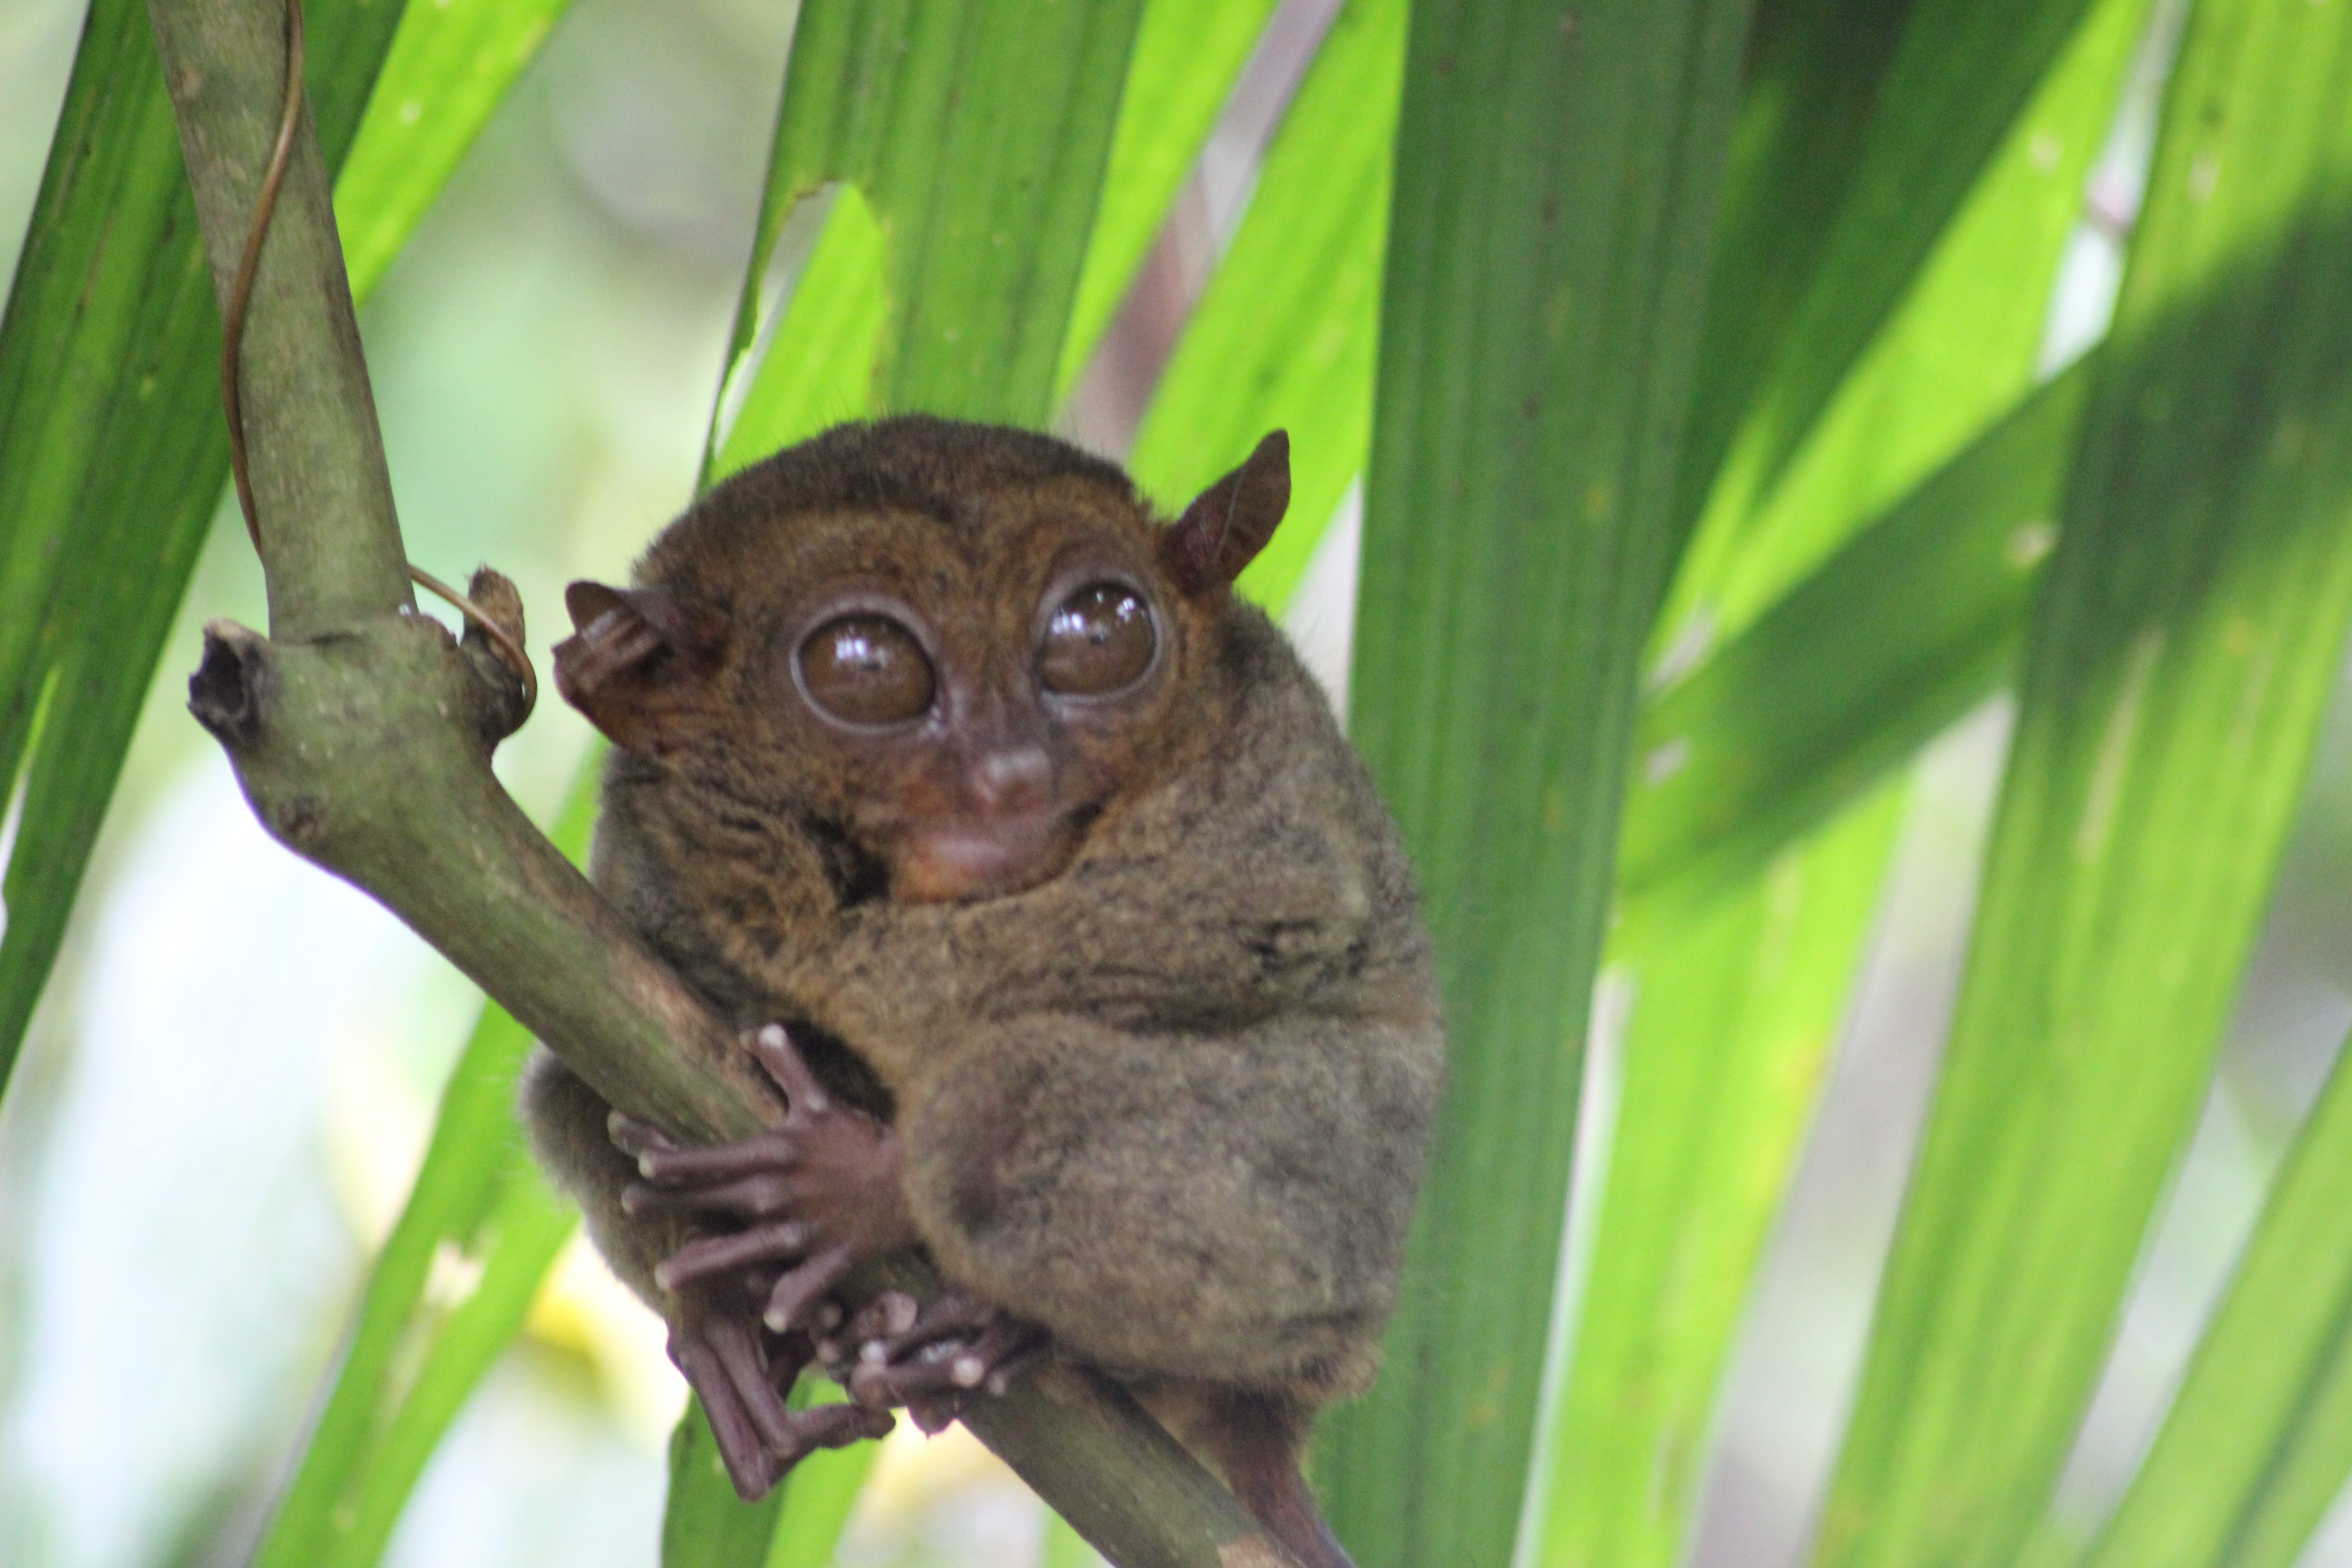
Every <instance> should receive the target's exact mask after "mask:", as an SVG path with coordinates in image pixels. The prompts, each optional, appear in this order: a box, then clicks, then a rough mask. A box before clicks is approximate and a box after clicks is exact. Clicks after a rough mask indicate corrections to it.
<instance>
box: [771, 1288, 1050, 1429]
mask: <svg viewBox="0 0 2352 1568" xmlns="http://www.w3.org/2000/svg"><path fill="white" fill-rule="evenodd" d="M1053 1348H1054V1342H1053V1336H1052V1335H1051V1334H1049V1333H1048V1332H1046V1331H1045V1329H1043V1328H1041V1327H1039V1326H1038V1325H1037V1324H1035V1323H1032V1322H1027V1321H1023V1320H1022V1319H1019V1318H1016V1317H1013V1315H1012V1314H1011V1313H1009V1312H1006V1311H1003V1310H1000V1309H998V1308H995V1307H991V1306H989V1305H987V1304H986V1303H984V1302H982V1301H979V1300H974V1299H973V1298H972V1297H971V1296H967V1295H966V1294H964V1293H963V1292H962V1291H961V1290H957V1289H948V1290H946V1291H943V1292H941V1293H940V1296H938V1297H937V1298H936V1299H935V1300H932V1301H931V1302H930V1303H929V1304H928V1305H924V1304H920V1303H919V1302H917V1301H916V1300H915V1299H914V1298H913V1297H912V1296H909V1295H907V1294H906V1293H905V1292H903V1291H898V1290H886V1291H884V1292H883V1293H882V1294H881V1295H879V1296H877V1297H876V1298H874V1300H872V1301H870V1302H868V1303H866V1306H865V1307H863V1308H861V1309H860V1310H858V1312H857V1314H856V1316H855V1317H853V1318H851V1319H850V1320H849V1321H847V1322H846V1323H845V1324H843V1325H842V1326H841V1327H840V1329H839V1330H838V1331H834V1332H828V1333H822V1334H820V1335H819V1336H818V1338H817V1342H816V1350H817V1353H818V1354H819V1355H820V1356H822V1357H824V1362H825V1369H826V1370H827V1371H828V1372H830V1373H833V1375H834V1376H835V1378H836V1379H838V1380H839V1381H840V1382H841V1384H843V1386H845V1387H846V1388H847V1389H848V1390H849V1394H850V1397H851V1398H852V1399H854V1400H856V1402H857V1403H858V1404H859V1405H863V1406H866V1407H867V1408H869V1409H873V1410H877V1411H881V1410H887V1409H889V1408H891V1407H893V1406H896V1405H905V1406H906V1407H907V1414H908V1415H911V1416H913V1417H914V1418H915V1425H916V1426H919V1427H921V1428H922V1429H923V1430H924V1431H926V1432H939V1431H941V1430H943V1429H944V1428H945V1427H946V1426H947V1424H948V1423H949V1422H950V1421H952V1420H954V1419H955V1418H956V1417H957V1416H959V1415H962V1414H963V1412H964V1410H965V1408H966V1407H967V1406H969V1405H971V1402H972V1400H973V1399H974V1398H976V1397H978V1396H979V1395H980V1394H982V1393H983V1392H984V1393H988V1394H1003V1392H1004V1391H1005V1390H1006V1389H1008V1388H1011V1387H1012V1386H1013V1381H1014V1380H1015V1379H1016V1378H1018V1377H1020V1376H1021V1374H1022V1373H1025V1372H1027V1371H1028V1370H1029V1369H1030V1368H1032V1367H1033V1366H1034V1365H1036V1364H1037V1363H1039V1362H1041V1361H1044V1360H1045V1358H1046V1357H1047V1356H1049V1355H1051V1354H1052V1353H1053Z"/></svg>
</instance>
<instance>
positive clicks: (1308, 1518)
mask: <svg viewBox="0 0 2352 1568" xmlns="http://www.w3.org/2000/svg"><path fill="white" fill-rule="evenodd" d="M1222 1403H1223V1409H1222V1410H1220V1411H1219V1413H1218V1415H1219V1419H1218V1421H1217V1422H1216V1434H1217V1447H1218V1449H1219V1450H1220V1452H1219V1455H1218V1458H1220V1459H1222V1460H1223V1467H1224V1471H1225V1479H1226V1481H1227V1483H1228V1484H1230V1485H1231V1486H1232V1487H1233V1489H1234V1496H1235V1497H1237V1498H1239V1499H1240V1500H1241V1501H1242V1506H1243V1507H1244V1508H1246V1509H1248V1510H1250V1512H1252V1513H1254V1514H1255V1515H1256V1516H1257V1521H1258V1522H1259V1523H1260V1524H1263V1525H1264V1526H1265V1528H1266V1532H1267V1533H1268V1534H1270V1535H1272V1536H1273V1537H1274V1538H1275V1539H1276V1541H1279V1542H1282V1545H1283V1549H1284V1550H1285V1551H1286V1552H1289V1553H1290V1554H1291V1555H1292V1556H1293V1557H1296V1558H1297V1559H1298V1562H1299V1563H1300V1565H1301V1568H1356V1564H1355V1562H1354V1560H1353V1559H1351V1558H1350V1557H1349V1555H1348V1552H1347V1549H1346V1548H1344V1547H1342V1546H1341V1545H1340V1544H1339V1538H1338V1537H1337V1536H1335V1535H1333V1534H1332V1533H1331V1527H1330V1525H1329V1524H1328V1523H1326V1522H1325V1521H1324V1518H1323V1510H1322V1509H1320V1508H1319V1507H1318V1506H1317V1505H1316V1502H1315V1494H1314V1493H1313V1492H1312V1491H1310V1490H1308V1489H1307V1478H1306V1477H1305V1476H1303V1475H1301V1474H1299V1470H1298V1448H1299V1444H1300V1442H1301V1440H1302V1439H1303V1438H1304V1437H1305V1436H1306V1425H1307V1423H1306V1418H1305V1416H1304V1415H1303V1414H1302V1413H1301V1412H1299V1411H1298V1410H1297V1409H1296V1408H1295V1407H1292V1406H1290V1405H1288V1404H1287V1403H1286V1402H1285V1401H1281V1400H1278V1399H1269V1398H1266V1397H1264V1396H1262V1395H1256V1394H1234V1395H1231V1396H1229V1397H1228V1398H1227V1399H1226V1400H1225V1401H1223V1402H1222Z"/></svg>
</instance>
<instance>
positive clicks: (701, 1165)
mask: <svg viewBox="0 0 2352 1568" xmlns="http://www.w3.org/2000/svg"><path fill="white" fill-rule="evenodd" d="M749 1044H750V1046H751V1052H752V1055H753V1056H755V1057H756V1058H758V1059H759V1062H760V1065H761V1067H762V1068H765V1069H766V1070H767V1073H768V1076H769V1077H771V1078H772V1079H775V1081H776V1084H777V1086H778V1087H779V1088H781V1089H782V1090H783V1091H784V1097H785V1101H786V1104H787V1106H788V1107H789V1109H788V1110H786V1112H785V1115H784V1118H783V1120H782V1121H780V1122H778V1123H777V1124H776V1125H774V1126H772V1127H771V1128H769V1129H768V1130H767V1131H764V1132H761V1133H759V1134H757V1135H755V1136H753V1137H751V1138H746V1139H744V1140H742V1141H741V1142H735V1143H720V1144H715V1145H712V1146H710V1147H708V1148H685V1147H681V1146H679V1145H677V1144H675V1143H672V1142H670V1141H669V1140H668V1139H667V1138H665V1137H663V1136H662V1135H661V1134H660V1133H659V1132H657V1131H655V1130H654V1129H653V1128H651V1127H649V1126H647V1125H646V1124H645V1123H644V1122H641V1121H633V1120H631V1119H630V1118H628V1117H625V1116H623V1115H621V1114H620V1113H619V1112H618V1111H615V1112H614V1116H613V1141H614V1142H615V1143H617V1144H618V1145H620V1147H621V1149H622V1150H623V1151H624V1152H626V1153H628V1154H629V1155H631V1156H632V1157H634V1158H635V1160H636V1162H637V1170H638V1173H640V1174H641V1175H642V1176H643V1177H644V1180H642V1181H638V1182H632V1183H631V1184H629V1185H628V1187H627V1188H626V1189H625V1191H624V1192H623V1193H622V1194H621V1206H622V1207H623V1208H625V1210H627V1211H628V1212H629V1213H630V1214H632V1215H650V1214H656V1213H671V1214H679V1215H686V1216H687V1217H688V1218H691V1219H693V1220H695V1221H697V1222H698V1223H702V1224H711V1223H720V1224H725V1223H730V1222H731V1223H733V1224H734V1225H736V1226H740V1228H737V1229H733V1230H729V1231H725V1232H723V1233H721V1234H719V1235H714V1236H709V1237H702V1238H700V1239H698V1240H696V1241H692V1242H689V1243H688V1244H687V1245H686V1246H685V1247H680V1248H679V1249H678V1250H677V1252H676V1253H674V1254H673V1255H671V1257H670V1258H668V1259H667V1260H666V1261H665V1262H664V1263H663V1264H662V1265H661V1267H660V1268H657V1269H656V1270H655V1274H654V1278H655V1280H656V1283H658V1284H659V1285H660V1286H661V1287H662V1289H666V1290H676V1289H679V1288H681V1287H683V1286H686V1285H688V1284H692V1283H694V1282H696V1281H698V1280H704V1279H716V1278H719V1277H720V1276H724V1275H730V1274H731V1275H736V1276H738V1277H739V1278H742V1277H746V1276H747V1274H748V1277H749V1278H751V1279H759V1280H761V1281H762V1282H763V1285H764V1289H766V1291H767V1301H766V1305H765V1308H764V1310H762V1312H761V1321H764V1322H765V1323H766V1324H767V1326H768V1328H769V1329H771V1330H772V1331H774V1332H777V1333H780V1334H781V1333H785V1332H789V1331H793V1330H825V1329H830V1328H833V1327H835V1325H836V1324H837V1323H838V1322H839V1321H840V1320H839V1316H838V1314H839V1310H840V1309H839V1307H838V1305H837V1304H835V1302H834V1301H833V1300H832V1295H833V1291H834V1290H835V1288H837V1287H838V1286H839V1285H840V1284H841V1282H842V1281H843V1280H844V1279H846V1278H847V1277H848V1275H849V1272H850V1270H851V1269H852V1268H855V1267H856V1265H857V1264H859V1263H860V1262H862V1261H864V1260H865V1259H866V1258H876V1257H879V1256H881V1255H882V1254H884V1253H887V1252H895V1251H898V1250H899V1249H900V1248H902V1247H911V1246H913V1245H914V1244H915V1243H916V1241H917V1240H918V1237H917V1236H916V1234H915V1225H914V1221H913V1219H912V1218H911V1217H910V1216H909V1215H908V1212H907V1199H906V1194H905V1191H904V1189H903V1187H902V1186H901V1184H900V1180H899V1168H900V1162H899V1150H898V1135H897V1134H896V1133H895V1132H893V1131H891V1130H890V1129H889V1128H888V1127H887V1126H884V1125H883V1124H882V1123H880V1122H878V1121H874V1120H873V1119H872V1118H870V1117H867V1116H865V1115H863V1114H861V1113H859V1112H857V1111H856V1110H849V1109H847V1108H845V1107H843V1106H838V1105H835V1103H834V1101H833V1098H832V1096H831V1095H829V1094H827V1093H826V1092H825V1090H824V1086H823V1085H821V1084H819V1083H818V1082H817V1080H816V1076H815V1075H814V1073H812V1072H810V1071H809V1068H808V1064H807V1063H806V1062H804V1061H803V1060H802V1059H801V1055H800V1053H799V1052H798V1051H796V1050H794V1049H793V1043H792V1039H791V1037H790V1036H788V1035H787V1034H786V1033H785V1032H784V1029H783V1026H782V1025H779V1024H770V1025H769V1026H767V1027H765V1028H763V1029H761V1030H759V1031H758V1032H757V1033H756V1034H754V1035H753V1036H752V1037H751V1039H750V1041H749Z"/></svg>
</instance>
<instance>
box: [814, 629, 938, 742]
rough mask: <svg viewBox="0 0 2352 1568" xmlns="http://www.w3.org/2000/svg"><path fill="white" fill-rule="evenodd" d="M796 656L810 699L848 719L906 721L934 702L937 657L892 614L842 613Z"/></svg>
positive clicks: (833, 714) (831, 713) (830, 713)
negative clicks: (933, 668) (934, 661)
mask: <svg viewBox="0 0 2352 1568" xmlns="http://www.w3.org/2000/svg"><path fill="white" fill-rule="evenodd" d="M793 657H794V658H797V659H798V660H799V662H800V667H801V689H802V690H803V691H805V692H807V693H808V699H809V700H810V701H811V702H814V703H815V704H816V706H817V707H818V708H819V709H821V710H824V713H825V714H826V715H827V716H829V717H831V718H835V719H838V720H840V721H842V722H843V723H845V724H903V723H905V722H906V721H908V720H909V719H916V718H920V717H921V716H922V715H923V713H925V712H926V711H927V710H929V708H930V706H931V691H932V689H933V688H934V686H935V685H936V684H937V681H936V678H935V677H934V676H933V675H932V673H931V661H930V659H929V658H927V657H926V656H925V655H924V653H923V646H922V644H920V643H919V642H917V641H916V640H915V634H914V633H912V632H910V631H908V629H907V628H906V627H904V626H900V625H899V624H898V622H896V621H894V620H892V619H891V618H890V617H889V616H879V615H875V614H873V613H872V612H870V611H860V612H859V613H857V614H855V615H847V616H835V617H834V618H833V619H832V620H829V621H827V622H825V623H824V625H823V626H819V627H817V629H816V630H814V631H813V632H811V633H809V635H808V636H807V637H803V638H802V639H801V646H800V651H799V652H798V653H797V654H795V655H794V656H793Z"/></svg>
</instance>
